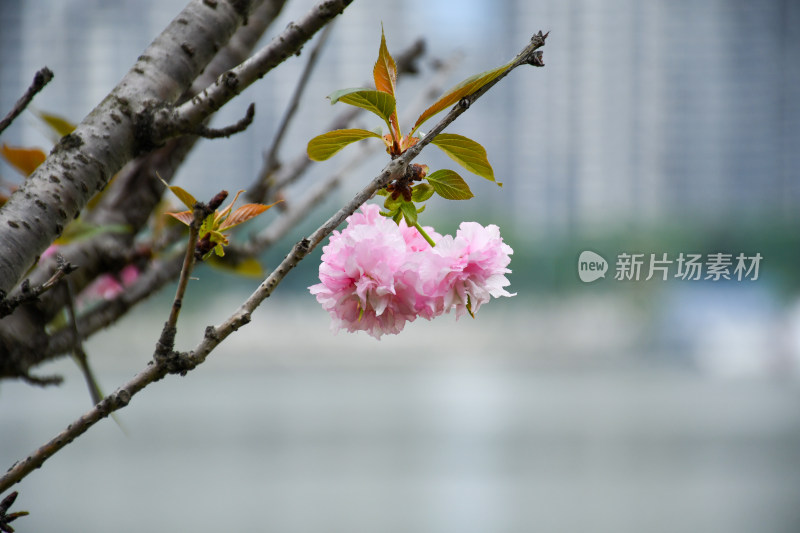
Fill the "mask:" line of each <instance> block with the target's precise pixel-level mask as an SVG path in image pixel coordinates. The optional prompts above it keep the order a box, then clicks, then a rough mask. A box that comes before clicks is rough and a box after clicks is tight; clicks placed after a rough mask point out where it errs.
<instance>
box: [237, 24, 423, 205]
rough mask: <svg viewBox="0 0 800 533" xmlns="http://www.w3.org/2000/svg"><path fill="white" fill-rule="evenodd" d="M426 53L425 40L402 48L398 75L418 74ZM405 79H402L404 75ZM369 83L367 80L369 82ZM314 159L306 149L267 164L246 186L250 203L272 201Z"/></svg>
mask: <svg viewBox="0 0 800 533" xmlns="http://www.w3.org/2000/svg"><path fill="white" fill-rule="evenodd" d="M424 52H425V41H424V40H422V39H417V40H416V41H414V42H413V43H412V44H411V46H409V47H408V48H407V49H405V50H404V51H402V52H401V53H400V54H398V55H397V57H396V58H395V63H396V64H397V72H398V74H403V73H408V74H416V73H417V72H418V69H417V61H418V60H419V58H420V57H421V56H422V54H423V53H424ZM401 79H402V78H401ZM369 83H370V82H367V83H365V85H368V84H369ZM362 111H363V110H362V109H361V108H358V107H350V108H348V109H346V110H344V111H342V112H341V113H339V115H337V116H336V117H335V118H334V119H333V121H331V123H330V124H329V125H328V127H327V130H328V131H330V130H338V129H341V128H346V127H347V126H348V125H349V124H350V123H351V122H352V121H353V120H355V118H356V117H357V116H359V115H360V114H361V112H362ZM310 165H311V160H310V159H309V158H308V154H306V152H305V150H303V152H302V153H301V154H299V155H298V156H297V157H296V158H295V159H293V160H292V162H291V163H289V164H288V165H283V166H281V167H280V168H279V169H276V170H274V171H272V172H269V168H268V165H266V166H265V167H264V168H263V169H262V170H261V172H259V177H258V179H257V180H256V181H255V182H254V183H253V184H252V185H251V186H250V187H249V188H248V189H247V193H246V194H247V199H248V200H250V201H251V202H264V203H271V202H272V201H274V200H275V194H276V193H277V191H280V190H281V189H283V188H284V187H286V186H287V185H289V184H291V183H293V182H294V181H296V180H297V179H298V178H300V177H301V176H302V175H303V174H304V173H305V171H306V170H307V169H308V167H309V166H310Z"/></svg>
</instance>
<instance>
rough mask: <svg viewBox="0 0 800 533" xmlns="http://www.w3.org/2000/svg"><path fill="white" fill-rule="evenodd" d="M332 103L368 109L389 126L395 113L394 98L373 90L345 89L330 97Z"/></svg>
mask: <svg viewBox="0 0 800 533" xmlns="http://www.w3.org/2000/svg"><path fill="white" fill-rule="evenodd" d="M329 98H330V99H331V103H333V104H335V103H336V102H343V103H345V104H350V105H352V106H356V107H360V108H361V109H366V110H367V111H369V112H371V113H375V114H376V115H378V116H379V117H381V118H382V119H383V120H385V121H386V124H389V118H390V117H391V116H392V113H394V111H395V100H394V96H392V95H391V94H389V93H385V92H383V91H375V90H372V89H343V90H342V91H336V92H335V93H333V94H331V95H330V96H329Z"/></svg>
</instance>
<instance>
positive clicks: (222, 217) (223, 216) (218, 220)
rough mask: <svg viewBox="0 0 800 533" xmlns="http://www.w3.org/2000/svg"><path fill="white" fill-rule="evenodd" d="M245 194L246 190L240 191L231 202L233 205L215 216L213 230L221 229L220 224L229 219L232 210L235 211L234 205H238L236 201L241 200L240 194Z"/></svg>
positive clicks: (229, 205) (230, 204)
mask: <svg viewBox="0 0 800 533" xmlns="http://www.w3.org/2000/svg"><path fill="white" fill-rule="evenodd" d="M243 192H244V190H240V191H238V192H237V193H236V196H234V197H233V200H232V201H231V203H229V204H228V205H227V206H225V209H223V210H222V211H218V212H217V213H216V214H215V215H214V221H213V227H212V228H211V229H213V230H217V229H219V226H220V224H221V223H222V222H223V221H224V220H225V219H227V218H228V213H230V212H231V209H233V204H235V203H236V200H238V199H239V195H240V194H242V193H243ZM225 244H228V243H227V242H226V243H225Z"/></svg>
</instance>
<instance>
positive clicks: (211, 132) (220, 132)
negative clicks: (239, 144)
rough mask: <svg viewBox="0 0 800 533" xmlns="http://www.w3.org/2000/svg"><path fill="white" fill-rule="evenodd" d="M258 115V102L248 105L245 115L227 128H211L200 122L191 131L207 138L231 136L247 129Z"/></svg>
mask: <svg viewBox="0 0 800 533" xmlns="http://www.w3.org/2000/svg"><path fill="white" fill-rule="evenodd" d="M254 116H256V104H250V105H249V106H247V113H246V114H245V116H244V117H243V118H242V119H241V120H239V121H238V122H237V123H236V124H231V125H230V126H227V127H225V128H219V129H216V128H209V127H208V126H206V125H204V124H200V125H199V126H197V127H196V128H195V129H194V130H192V131H191V132H187V133H191V134H193V135H197V136H200V137H203V138H205V139H219V138H221V137H230V136H231V135H236V134H237V133H241V132H243V131H244V130H246V129H247V127H248V126H250V124H252V123H253V117H254Z"/></svg>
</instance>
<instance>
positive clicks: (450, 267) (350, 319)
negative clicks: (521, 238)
mask: <svg viewBox="0 0 800 533" xmlns="http://www.w3.org/2000/svg"><path fill="white" fill-rule="evenodd" d="M347 223H348V225H347V227H346V228H345V229H344V230H342V231H341V232H339V231H334V232H333V234H332V235H331V237H330V242H329V244H328V245H327V246H325V247H324V248H323V249H322V250H323V254H322V263H321V264H320V267H319V279H320V282H321V283H318V284H316V285H313V286H311V287H309V290H310V291H311V294H314V295H316V297H317V301H318V302H319V303H320V304H322V307H323V308H324V309H325V310H326V311H328V313H330V315H331V318H332V319H333V322H332V324H331V326H332V329H334V331H338V330H340V329H343V328H344V329H347V331H350V332H353V331H359V330H363V331H366V332H367V333H369V334H370V335H372V336H373V337H375V338H380V337H381V335H383V334H385V333H393V334H396V333H399V332H400V331H401V330H402V329H403V327H404V326H405V324H406V322H413V321H414V320H415V319H416V318H417V317H423V318H425V319H427V320H430V319H432V318H434V317H436V316H439V315H441V314H443V313H449V312H450V311H451V310H453V309H454V310H455V314H456V318H457V319H458V318H460V317H461V316H463V315H464V313H466V312H467V311H470V312H471V313H475V312H477V311H478V309H479V308H480V306H481V305H483V304H484V303H486V302H488V301H489V300H490V299H491V297H492V296H494V297H495V298H497V297H499V296H514V294H511V293H509V292H508V291H506V290H505V289H504V287H505V286H507V285H508V284H509V281H508V279H507V278H506V276H505V274H507V273H509V272H511V271H510V270H509V269H508V268H506V267H507V266H508V264H509V262H510V261H511V258H510V257H509V255H511V254H512V253H514V251H513V250H512V249H511V247H510V246H508V245H507V244H505V243H504V242H503V239H502V237H500V230H499V228H498V227H497V226H495V225H489V226H487V227H483V226H481V225H480V224H478V223H477V222H462V223H461V226H460V227H459V229H458V232H457V233H456V236H455V237H452V236H450V235H445V236H442V235H440V234H438V233H436V232H435V231H434V230H433V229H432V228H429V227H424V228H423V229H424V230H425V232H426V233H427V234H428V235H429V236H430V237H431V238H432V239H433V241H434V242H435V243H436V246H435V247H432V246H431V245H430V244H428V242H426V240H425V239H424V238H423V237H422V235H421V234H420V233H419V231H417V229H416V228H413V227H408V226H407V225H406V224H405V221H403V222H401V223H400V225H399V226H398V225H397V224H395V223H394V222H393V221H392V220H391V219H389V218H386V217H384V216H381V214H380V209H379V207H378V206H377V205H363V206H362V207H361V212H360V213H359V212H356V213H354V214H353V215H351V216H350V217H348V218H347Z"/></svg>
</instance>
